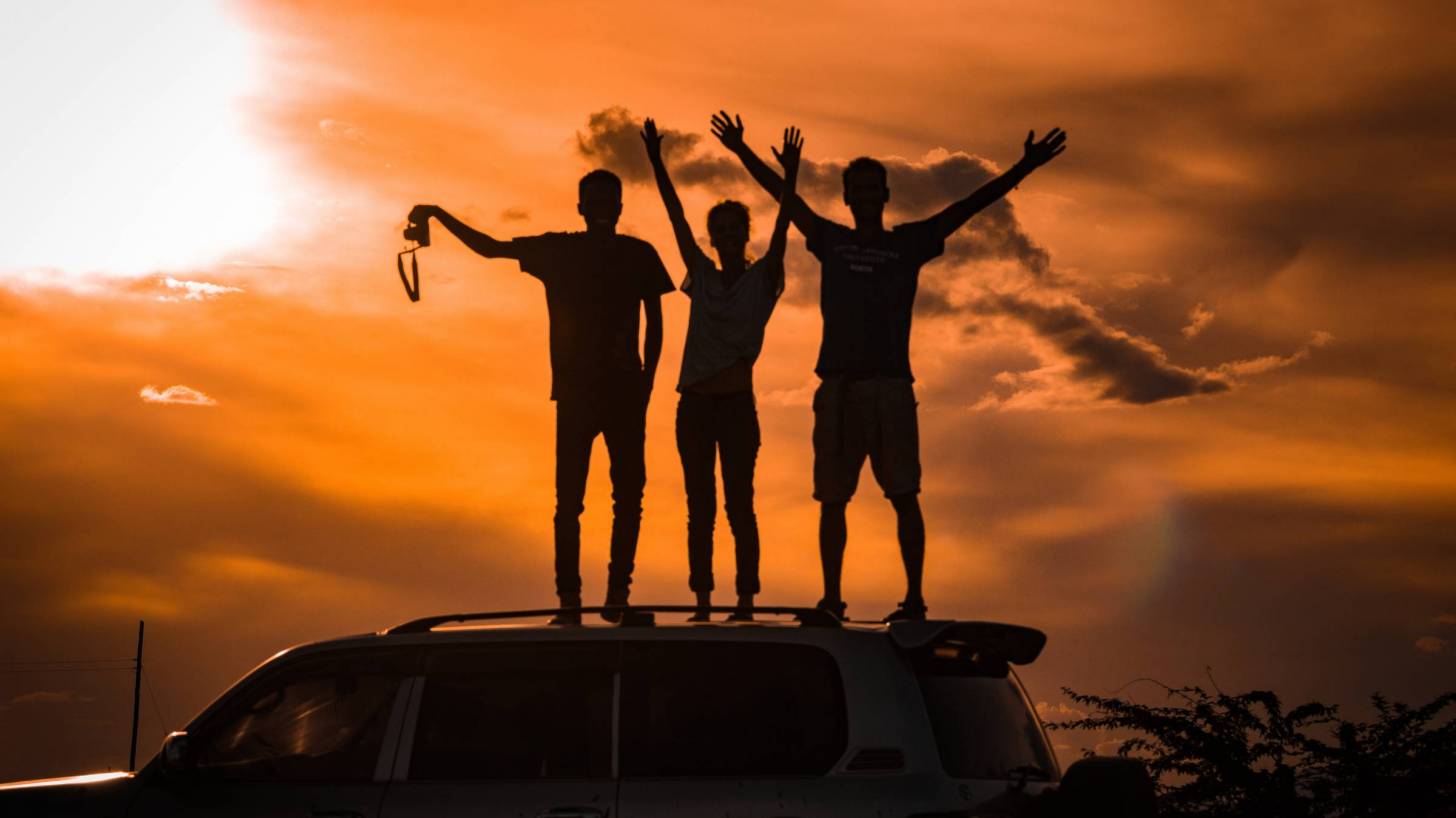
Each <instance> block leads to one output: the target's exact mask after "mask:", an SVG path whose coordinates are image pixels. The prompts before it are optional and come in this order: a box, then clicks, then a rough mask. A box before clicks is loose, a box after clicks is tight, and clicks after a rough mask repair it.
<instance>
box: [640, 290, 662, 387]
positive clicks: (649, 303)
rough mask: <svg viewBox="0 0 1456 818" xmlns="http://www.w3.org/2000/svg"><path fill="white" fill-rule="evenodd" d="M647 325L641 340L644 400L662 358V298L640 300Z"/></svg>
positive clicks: (656, 296)
mask: <svg viewBox="0 0 1456 818" xmlns="http://www.w3.org/2000/svg"><path fill="white" fill-rule="evenodd" d="M642 308H643V311H644V312H645V313H646V317H647V325H646V327H645V328H644V332H643V333H642V334H643V340H642V378H643V382H644V384H645V394H644V399H645V398H646V397H647V396H650V395H651V394H652V382H653V380H655V379H656V378H657V362H658V360H659V359H661V358H662V296H659V295H654V296H651V297H649V298H644V299H642Z"/></svg>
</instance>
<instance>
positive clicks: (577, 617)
mask: <svg viewBox="0 0 1456 818" xmlns="http://www.w3.org/2000/svg"><path fill="white" fill-rule="evenodd" d="M561 607H562V608H563V609H567V608H571V609H575V608H580V607H581V597H579V596H564V597H562V598H561ZM547 624H548V625H580V624H581V612H580V611H578V610H561V611H558V612H557V614H556V615H555V616H553V617H551V621H550V622H548V623H547Z"/></svg>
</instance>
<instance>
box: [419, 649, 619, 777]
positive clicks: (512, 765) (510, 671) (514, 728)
mask: <svg viewBox="0 0 1456 818" xmlns="http://www.w3.org/2000/svg"><path fill="white" fill-rule="evenodd" d="M617 652H618V648H617V647H616V646H615V645H602V644H580V645H550V646H530V647H521V648H509V647H508V648H499V649H489V650H482V649H471V650H460V651H448V652H441V653H439V654H436V655H435V656H433V657H431V659H430V660H429V665H428V669H427V671H426V678H425V690H424V696H423V698H422V699H421V701H420V713H419V725H418V728H417V730H416V733H415V741H414V749H413V752H412V755H411V757H410V771H409V776H410V778H411V779H416V780H427V781H430V780H433V781H459V780H483V779H503V778H510V779H563V778H573V779H590V778H610V777H611V775H612V697H613V684H614V675H615V672H616V656H617Z"/></svg>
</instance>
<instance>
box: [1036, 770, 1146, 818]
mask: <svg viewBox="0 0 1456 818" xmlns="http://www.w3.org/2000/svg"><path fill="white" fill-rule="evenodd" d="M1056 801H1057V804H1058V807H1059V808H1058V810H1057V813H1056V814H1058V815H1065V816H1078V818H1153V816H1154V815H1156V814H1157V798H1156V795H1155V790H1154V788H1153V778H1152V776H1150V775H1148V768H1147V767H1146V766H1144V765H1143V763H1142V762H1141V761H1138V760H1137V759H1135V758H1120V757H1116V756H1095V757H1093V758H1084V759H1081V760H1080V761H1078V762H1076V763H1075V764H1073V765H1072V766H1070V767H1068V768H1067V771H1066V772H1065V773H1063V774H1062V785H1061V787H1059V788H1058V791H1057V799H1056Z"/></svg>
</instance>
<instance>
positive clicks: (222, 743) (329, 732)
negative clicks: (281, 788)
mask: <svg viewBox="0 0 1456 818" xmlns="http://www.w3.org/2000/svg"><path fill="white" fill-rule="evenodd" d="M403 676H404V672H403V668H402V667H400V666H399V663H398V662H397V661H391V660H388V659H375V658H372V657H357V656H356V657H341V658H322V659H307V660H305V661H304V662H303V663H301V664H300V663H294V664H293V665H291V666H285V667H283V668H281V669H280V670H279V671H278V672H276V673H272V674H269V675H267V676H264V677H262V678H261V679H259V680H258V681H257V682H256V683H254V684H252V685H250V686H249V687H248V688H246V689H245V690H243V691H242V692H241V693H240V695H239V696H238V698H237V700H236V701H235V702H232V703H230V704H229V705H228V706H227V707H225V708H224V709H223V710H222V711H220V712H219V713H218V714H217V716H216V717H215V718H214V719H212V720H211V721H210V722H209V723H208V724H206V725H204V726H203V727H202V729H201V730H200V731H198V732H200V734H201V735H200V739H201V741H200V743H199V752H198V762H197V766H198V768H199V769H202V770H206V771H210V772H211V773H212V774H213V775H217V776H220V777H222V778H225V779H229V780H236V781H368V780H369V779H370V778H372V777H373V775H374V767H375V764H376V762H377V761H378V758H379V749H380V746H381V745H382V744H383V742H384V731H385V725H386V723H387V722H388V720H389V712H390V708H391V706H392V705H393V704H394V697H395V694H396V693H397V692H398V690H399V685H400V680H401V679H402V678H403Z"/></svg>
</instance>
